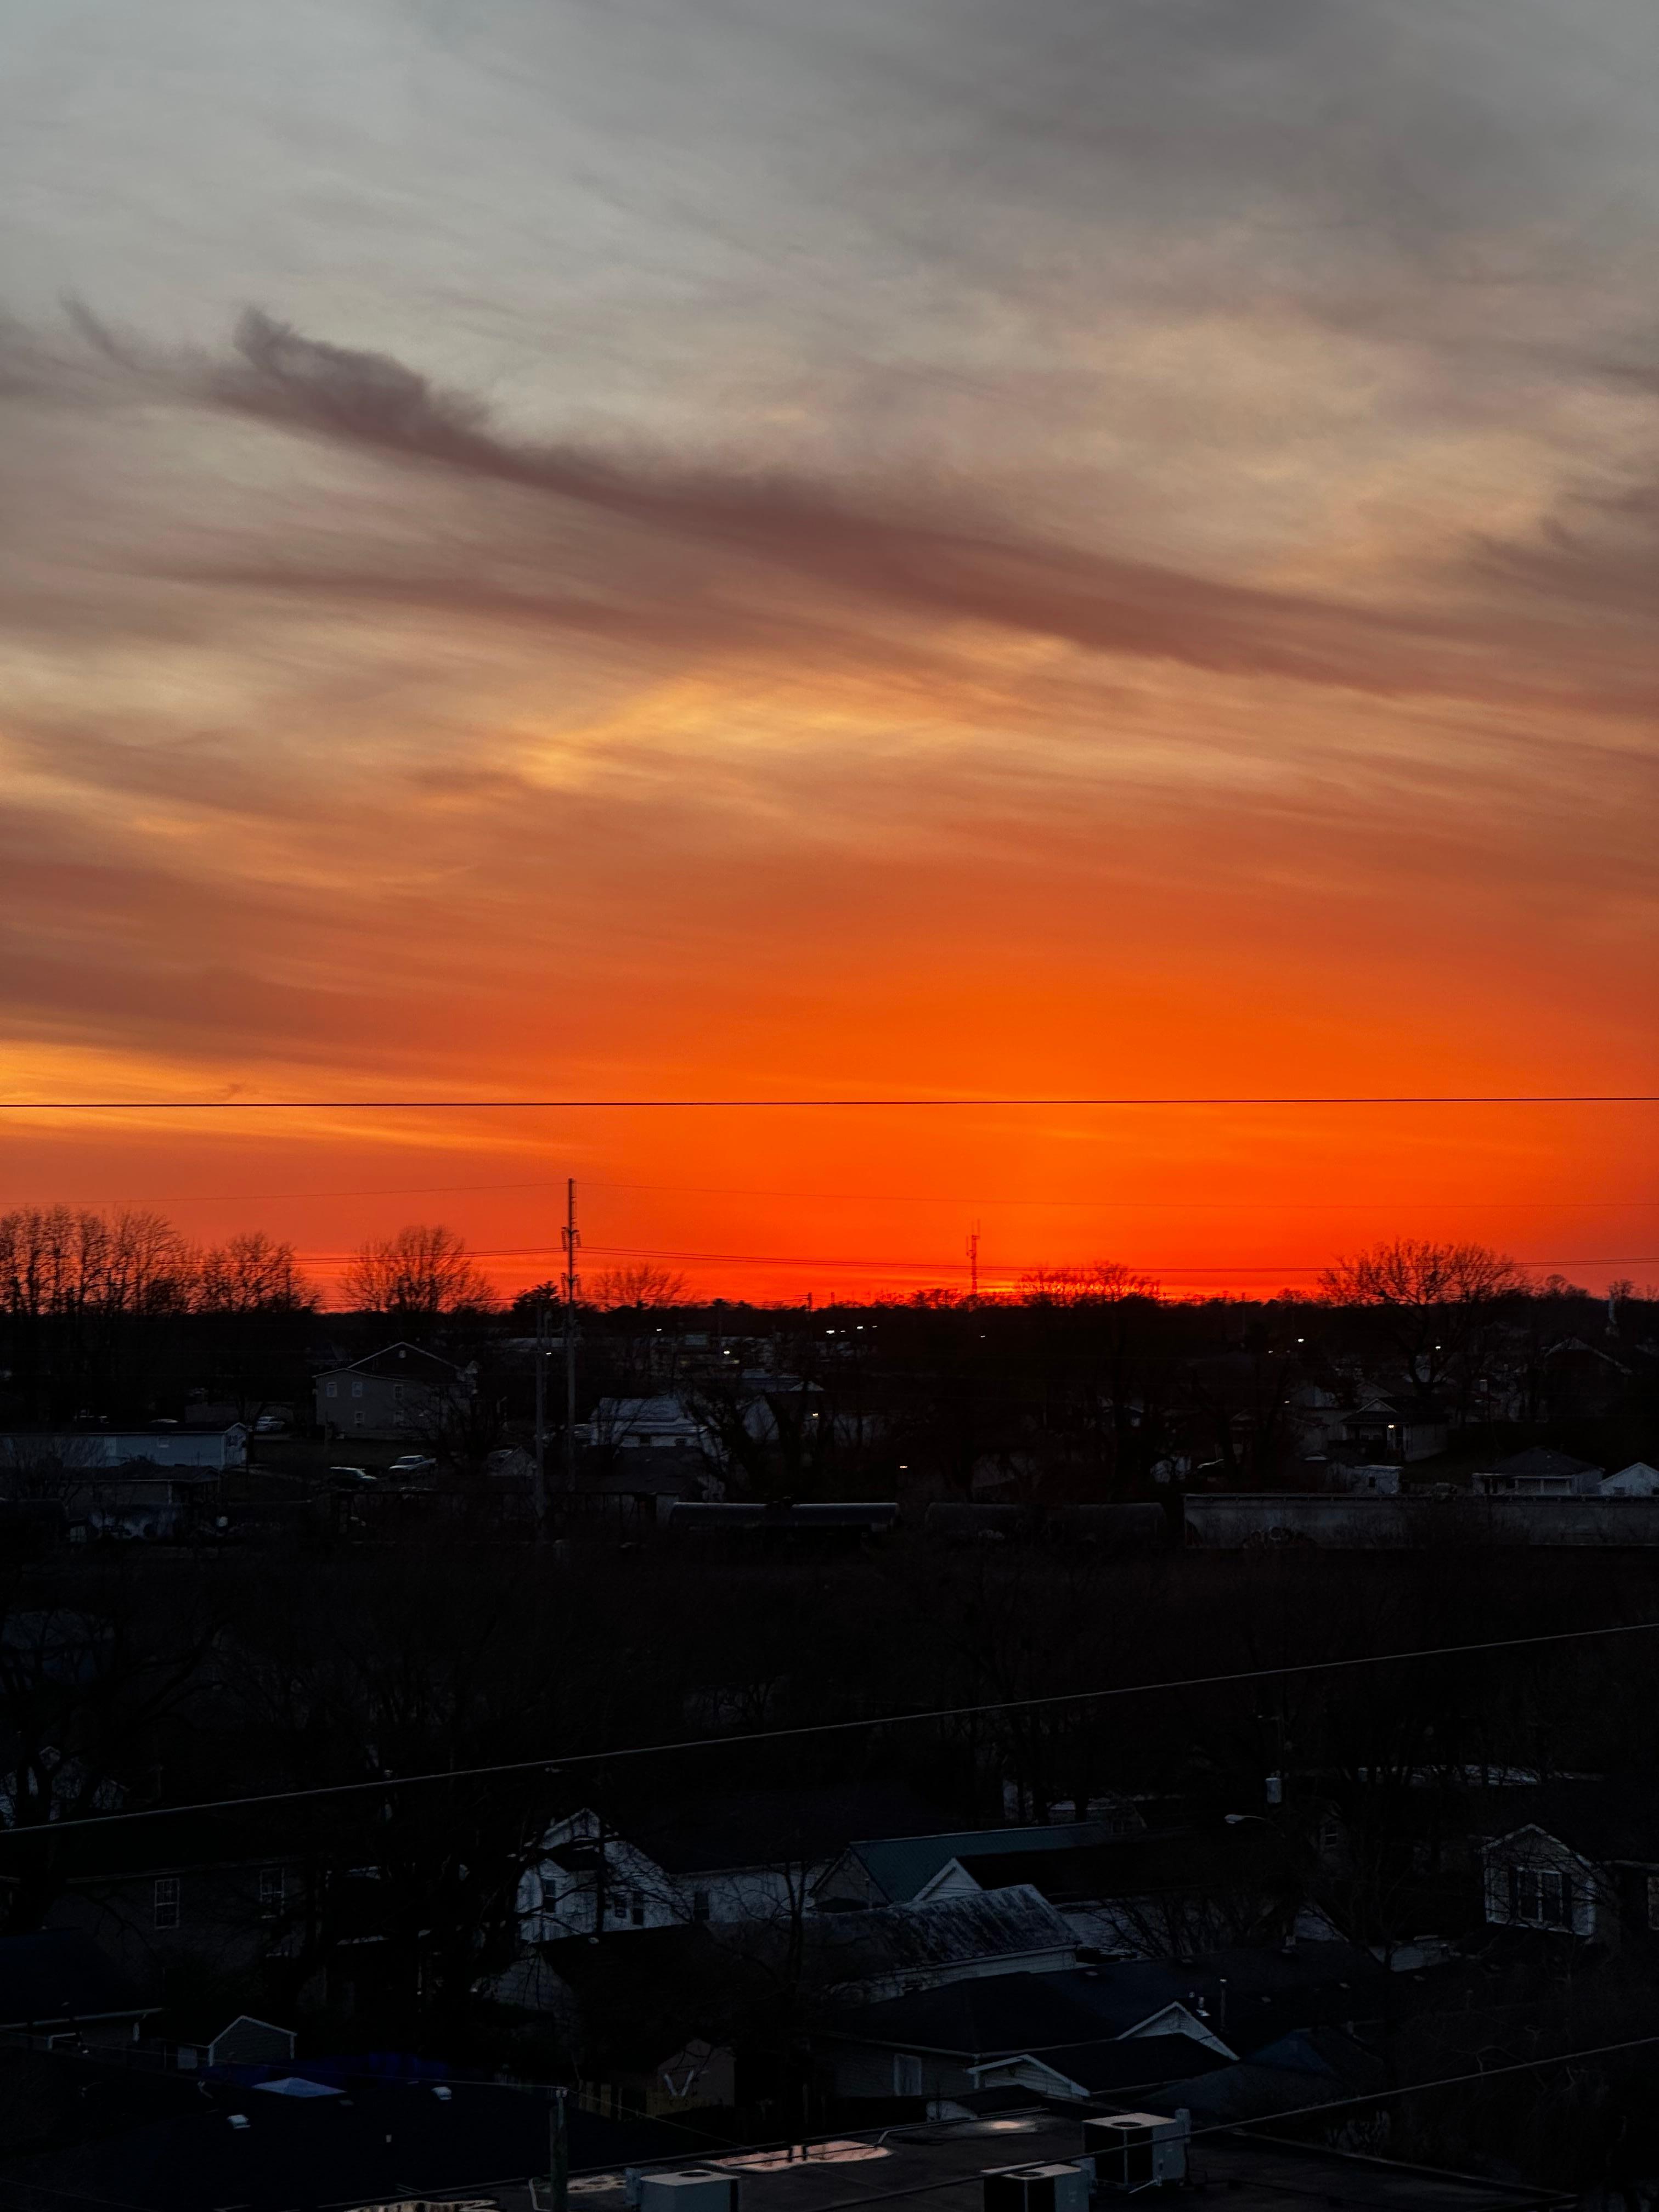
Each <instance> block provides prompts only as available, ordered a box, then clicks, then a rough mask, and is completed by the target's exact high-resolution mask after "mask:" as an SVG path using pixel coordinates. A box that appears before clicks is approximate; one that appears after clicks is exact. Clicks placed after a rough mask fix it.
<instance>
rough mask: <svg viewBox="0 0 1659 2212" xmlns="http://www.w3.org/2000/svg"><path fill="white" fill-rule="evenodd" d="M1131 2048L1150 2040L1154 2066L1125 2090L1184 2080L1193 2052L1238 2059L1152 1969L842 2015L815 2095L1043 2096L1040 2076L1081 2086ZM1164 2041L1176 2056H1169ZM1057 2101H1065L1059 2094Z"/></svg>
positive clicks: (823, 2055)
mask: <svg viewBox="0 0 1659 2212" xmlns="http://www.w3.org/2000/svg"><path fill="white" fill-rule="evenodd" d="M1189 1998H1190V2002H1189ZM1141 2038H1147V2039H1155V2042H1156V2045H1157V2046H1158V2049H1157V2056H1156V2057H1155V2058H1154V2057H1152V2055H1151V2054H1148V2057H1147V2058H1146V2060H1145V2061H1144V2062H1143V2063H1145V2064H1146V2069H1147V2070H1146V2074H1145V2075H1143V2076H1142V2079H1141V2082H1140V2083H1139V2084H1136V2083H1126V2084H1125V2085H1124V2086H1125V2087H1130V2086H1144V2085H1145V2084H1146V2083H1147V2082H1149V2081H1151V2080H1152V2078H1153V2077H1154V2075H1156V2076H1157V2077H1158V2078H1161V2079H1163V2080H1165V2081H1168V2080H1171V2079H1174V2078H1176V2075H1178V2074H1181V2075H1184V2074H1188V2073H1190V2072H1193V2071H1194V2066H1193V2064H1192V2063H1191V2060H1192V2056H1193V2052H1192V2046H1193V2045H1197V2046H1199V2047H1200V2049H1202V2050H1204V2051H1207V2052H1211V2053H1213V2054H1214V2055H1215V2056H1216V2057H1218V2059H1219V2060H1220V2062H1221V2063H1224V2064H1225V2063H1229V2062H1231V2060H1233V2059H1234V2058H1236V2057H1237V2052H1236V2051H1233V2050H1232V2049H1231V2048H1230V2047H1229V2045H1227V2044H1226V2043H1225V2042H1224V2041H1223V2039H1221V2038H1220V2037H1219V2036H1218V2035H1217V2034H1216V2033H1215V2032H1214V2030H1213V2029H1212V2027H1211V2026H1210V2025H1209V2023H1208V2021H1207V2019H1206V2017H1205V2015H1204V2013H1203V2010H1202V2009H1201V2000H1200V1999H1199V1998H1198V1997H1197V1996H1196V1994H1195V1993H1194V1992H1191V1991H1189V1990H1188V1987H1187V1985H1186V1984H1185V1983H1184V1982H1183V1981H1182V1978H1181V1977H1180V1975H1179V1974H1178V1973H1176V1972H1173V1971H1171V1970H1170V1969H1168V1968H1165V1967H1162V1966H1150V1967H1135V1968H1133V1969H1131V1970H1129V1971H1128V1972H1127V1973H1125V1972H1117V1971H1115V1970H1109V1971H1108V1972H1101V1971H1099V1970H1095V1971H1090V1970H1086V1969H1084V1970H1074V1971H1072V1972H1054V1973H1035V1974H1034V1973H1028V1972H1014V1973H1002V1974H996V1975H992V1976H987V1977H983V1978H975V1979H971V1980H962V1981H958V1982H955V1983H952V1984H947V1985H945V1986H943V1987H935V1988H933V1989H927V1990H921V1991H919V1992H916V1993H914V1994H911V1995H908V1996H901V1997H897V1998H895V1999H892V2000H890V2001H889V2002H885V2003H880V2004H872V2005H863V2006H860V2007H859V2008H857V2009H856V2010H852V2011H846V2012H843V2013H842V2014H840V2015H837V2016H836V2019H835V2021H834V2022H833V2024H832V2026H831V2027H829V2029H828V2031H827V2032H826V2033H823V2035H822V2036H821V2037H820V2038H819V2039H817V2045H816V2050H817V2063H818V2069H819V2080H820V2086H821V2087H823V2090H824V2091H825V2092H826V2093H829V2094H830V2095H832V2096H834V2097H836V2098H837V2099H842V2100H849V2099H860V2100H861V2099H875V2098H881V2097H925V2098H927V2099H928V2100H930V2101H933V2102H937V2101H939V2100H946V2099H957V2098H961V2097H963V2096H969V2095H972V2094H974V2093H976V2092H978V2091H980V2090H981V2089H985V2088H988V2087H1006V2086H1010V2085H1011V2084H1017V2085H1018V2086H1019V2087H1025V2088H1039V2087H1045V2086H1048V2085H1047V2084H1046V2083H1044V2082H1042V2081H1041V2080H1040V2079H1039V2078H1036V2077H1037V2076H1038V2075H1039V2069H1041V2070H1042V2071H1043V2072H1046V2073H1047V2075H1048V2079H1049V2081H1065V2082H1066V2083H1067V2084H1068V2085H1071V2084H1075V2085H1077V2086H1078V2087H1084V2085H1083V2082H1082V2075H1083V2073H1084V2072H1090V2073H1096V2074H1098V2072H1099V2071H1100V2070H1101V2065H1102V2062H1103V2061H1104V2063H1105V2064H1108V2065H1109V2064H1110V2063H1111V2062H1110V2060H1109V2059H1105V2057H1104V2053H1103V2046H1105V2045H1111V2044H1115V2043H1118V2042H1121V2041H1124V2040H1127V2039H1141ZM1170 2039H1178V2041H1179V2042H1180V2043H1181V2044H1182V2045H1185V2046H1186V2048H1185V2049H1182V2050H1180V2051H1176V2054H1175V2056H1174V2057H1171V2056H1170ZM1133 2070H1134V2069H1133V2067H1132V2068H1131V2071H1133ZM1060 2093H1061V2094H1062V2095H1065V2094H1071V2093H1073V2089H1072V2088H1071V2087H1069V2086H1068V2087H1066V2088H1062V2089H1061V2090H1060ZM1084 2093H1085V2094H1087V2093H1090V2092H1089V2090H1088V2089H1087V2088H1086V2087H1084Z"/></svg>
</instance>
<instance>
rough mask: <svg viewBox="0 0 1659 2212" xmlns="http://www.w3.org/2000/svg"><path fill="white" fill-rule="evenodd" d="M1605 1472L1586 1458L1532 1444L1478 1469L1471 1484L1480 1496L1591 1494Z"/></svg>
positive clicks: (1566, 1495)
mask: <svg viewBox="0 0 1659 2212" xmlns="http://www.w3.org/2000/svg"><path fill="white" fill-rule="evenodd" d="M1605 1473H1606V1469H1605V1468H1599V1467H1592V1466H1591V1464H1590V1462H1589V1461H1588V1460H1583V1459H1573V1458H1571V1456H1570V1455H1568V1454H1567V1453H1566V1452H1559V1451H1549V1450H1547V1449H1545V1448H1544V1446H1542V1445H1541V1444H1534V1445H1532V1446H1530V1447H1529V1448H1528V1449H1527V1450H1526V1451H1518V1452H1512V1453H1511V1454H1510V1456H1509V1458H1508V1459H1501V1460H1499V1461H1498V1464H1497V1466H1496V1467H1492V1468H1481V1469H1479V1470H1478V1471H1477V1472H1476V1474H1475V1475H1474V1490H1475V1492H1476V1493H1477V1494H1478V1495H1479V1496H1480V1497H1483V1498H1594V1497H1595V1495H1596V1493H1597V1492H1598V1491H1599V1490H1600V1488H1601V1478H1602V1476H1603V1474H1605Z"/></svg>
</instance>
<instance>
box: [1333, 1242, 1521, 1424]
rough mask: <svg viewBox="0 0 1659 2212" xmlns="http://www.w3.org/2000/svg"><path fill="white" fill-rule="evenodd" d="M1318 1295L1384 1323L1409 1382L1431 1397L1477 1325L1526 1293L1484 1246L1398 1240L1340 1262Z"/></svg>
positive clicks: (1502, 1259) (1517, 1270)
mask: <svg viewBox="0 0 1659 2212" xmlns="http://www.w3.org/2000/svg"><path fill="white" fill-rule="evenodd" d="M1320 1287H1321V1288H1322V1290H1323V1291H1324V1293H1325V1295H1326V1297H1328V1298H1330V1299H1332V1300H1333V1301H1334V1303H1335V1304H1338V1305H1346V1306H1370V1307H1373V1308H1375V1309H1376V1311H1377V1312H1378V1313H1380V1314H1381V1315H1383V1316H1385V1325H1386V1327H1387V1328H1388V1332H1389V1337H1390V1339H1391V1340H1392V1341H1393V1343H1394V1344H1395V1347H1396V1349H1397V1350H1398V1351H1399V1352H1400V1353H1401V1357H1402V1358H1403V1359H1404V1360H1405V1363H1406V1368H1407V1373H1408V1374H1409V1375H1410V1377H1411V1379H1412V1381H1413V1383H1415V1384H1416V1386H1417V1388H1418V1389H1420V1390H1431V1389H1434V1387H1435V1386H1436V1385H1437V1383H1440V1382H1441V1381H1442V1380H1443V1378H1444V1376H1446V1375H1447V1373H1448V1372H1449V1370H1451V1368H1452V1367H1453V1366H1454V1365H1455V1363H1456V1361H1457V1360H1458V1358H1460V1356H1461V1355H1462V1353H1463V1352H1465V1351H1466V1350H1467V1349H1468V1345H1469V1340H1470V1339H1471V1337H1472V1336H1473V1334H1474V1330H1475V1328H1476V1326H1477V1324H1478V1322H1480V1319H1482V1318H1483V1317H1484V1316H1486V1314H1488V1313H1489V1312H1490V1311H1491V1309H1492V1306H1493V1305H1495V1304H1496V1303H1497V1302H1498V1300H1499V1299H1500V1298H1505V1297H1515V1296H1516V1295H1517V1294H1518V1293H1520V1292H1522V1291H1525V1290H1526V1288H1527V1287H1528V1285H1527V1278H1526V1276H1525V1274H1524V1273H1523V1272H1522V1268H1521V1267H1519V1266H1518V1265H1517V1264H1516V1261H1513V1260H1512V1259H1510V1257H1509V1256H1508V1255H1507V1254H1506V1253H1503V1252H1494V1251H1492V1249H1490V1247H1489V1246H1487V1245H1485V1244H1432V1243H1428V1242H1426V1241H1425V1239H1423V1238H1420V1237H1395V1238H1394V1239H1393V1240H1392V1241H1391V1242H1389V1243H1382V1244H1373V1245H1370V1246H1369V1247H1368V1248H1367V1249H1366V1250H1364V1251H1363V1252H1360V1253H1357V1254H1356V1255H1354V1257H1353V1258H1352V1259H1344V1260H1339V1261H1337V1263H1336V1265H1335V1267H1328V1268H1327V1269H1326V1270H1325V1272H1324V1273H1323V1274H1322V1276H1321V1277H1320Z"/></svg>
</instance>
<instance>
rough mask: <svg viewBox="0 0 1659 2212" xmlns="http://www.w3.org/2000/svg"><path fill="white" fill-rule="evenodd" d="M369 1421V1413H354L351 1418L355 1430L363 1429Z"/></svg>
mask: <svg viewBox="0 0 1659 2212" xmlns="http://www.w3.org/2000/svg"><path fill="white" fill-rule="evenodd" d="M367 1419H368V1414H367V1413H354V1414H353V1415H352V1417H351V1425H352V1427H353V1428H354V1429H361V1428H362V1425H363V1424H364V1423H365V1421H367Z"/></svg>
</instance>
